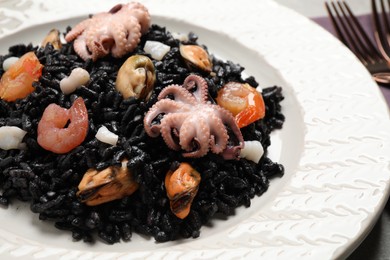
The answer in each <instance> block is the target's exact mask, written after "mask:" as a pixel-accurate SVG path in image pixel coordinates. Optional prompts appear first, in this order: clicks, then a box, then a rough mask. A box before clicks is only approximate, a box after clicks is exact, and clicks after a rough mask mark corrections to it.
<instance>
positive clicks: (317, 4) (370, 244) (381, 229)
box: [274, 0, 390, 260]
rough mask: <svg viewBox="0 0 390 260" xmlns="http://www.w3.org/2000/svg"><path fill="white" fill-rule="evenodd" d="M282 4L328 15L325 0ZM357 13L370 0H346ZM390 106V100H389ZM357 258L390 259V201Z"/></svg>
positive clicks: (368, 5) (312, 14)
mask: <svg viewBox="0 0 390 260" xmlns="http://www.w3.org/2000/svg"><path fill="white" fill-rule="evenodd" d="M274 1H275V2H278V3H279V4H281V5H284V6H287V7H289V8H291V9H293V10H295V11H297V12H298V13H300V14H302V15H304V16H306V17H309V18H317V17H321V16H326V15H327V13H326V11H325V7H324V2H325V1H324V0H274ZM346 2H347V3H348V4H349V6H350V7H351V9H352V10H353V12H354V14H355V15H363V14H368V13H370V10H371V1H370V0H346ZM387 101H388V103H389V107H390V100H387ZM355 259H365V260H366V259H367V260H378V259H381V260H383V259H390V202H388V203H387V205H386V207H385V209H384V211H383V213H382V215H381V217H380V218H379V220H378V222H377V223H376V225H375V226H374V228H373V229H372V231H371V232H370V233H369V234H368V236H367V237H366V238H365V240H364V241H363V242H362V243H361V245H360V246H359V247H358V248H357V249H356V250H355V251H354V252H353V253H352V254H351V255H350V256H349V257H348V260H355Z"/></svg>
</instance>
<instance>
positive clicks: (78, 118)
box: [38, 97, 88, 154]
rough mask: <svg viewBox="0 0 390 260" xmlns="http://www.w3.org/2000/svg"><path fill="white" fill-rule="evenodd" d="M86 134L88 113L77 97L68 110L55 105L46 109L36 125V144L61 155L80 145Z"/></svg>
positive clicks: (80, 99)
mask: <svg viewBox="0 0 390 260" xmlns="http://www.w3.org/2000/svg"><path fill="white" fill-rule="evenodd" d="M68 121H70V122H69V125H67V124H68ZM87 133H88V112H87V108H86V107H85V104H84V100H83V99H82V98H81V97H79V98H77V99H76V100H75V101H74V102H73V105H72V106H71V107H70V109H65V108H62V107H60V106H58V105H56V104H50V105H49V106H47V107H46V109H45V111H44V112H43V115H42V118H41V120H40V121H39V123H38V144H39V145H40V146H41V147H42V148H44V149H46V150H48V151H51V152H53V153H58V154H63V153H67V152H69V151H71V150H72V149H74V148H75V147H77V146H78V145H80V144H81V143H82V142H83V141H84V139H85V137H86V136H87Z"/></svg>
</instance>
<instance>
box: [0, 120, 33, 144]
mask: <svg viewBox="0 0 390 260" xmlns="http://www.w3.org/2000/svg"><path fill="white" fill-rule="evenodd" d="M26 134H27V132H26V131H24V130H22V129H20V128H19V127H16V126H2V127H0V149H3V150H11V149H25V147H26V145H25V144H24V143H22V140H23V138H24V136H25V135H26Z"/></svg>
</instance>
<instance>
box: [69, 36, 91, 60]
mask: <svg viewBox="0 0 390 260" xmlns="http://www.w3.org/2000/svg"><path fill="white" fill-rule="evenodd" d="M73 48H74V50H75V52H76V53H77V54H78V55H79V56H80V57H81V58H82V59H83V60H87V59H90V58H92V56H91V53H90V52H89V50H88V49H87V45H86V44H85V38H84V37H78V38H77V39H76V40H75V41H74V43H73Z"/></svg>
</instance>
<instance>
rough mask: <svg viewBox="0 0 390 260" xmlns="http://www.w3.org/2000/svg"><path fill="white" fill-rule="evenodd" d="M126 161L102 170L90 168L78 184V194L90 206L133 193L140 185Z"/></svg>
mask: <svg viewBox="0 0 390 260" xmlns="http://www.w3.org/2000/svg"><path fill="white" fill-rule="evenodd" d="M126 163H127V160H124V161H122V165H121V167H118V166H110V167H108V168H106V169H104V170H102V171H97V170H95V169H89V170H88V171H87V172H86V173H85V174H84V176H83V179H82V180H81V182H80V184H79V186H78V189H79V191H78V192H77V196H78V197H79V198H80V200H81V201H82V202H85V204H87V205H88V206H95V205H99V204H102V203H106V202H109V201H113V200H117V199H121V198H123V197H125V196H130V195H131V194H133V193H134V192H135V191H136V190H137V189H138V186H139V185H138V183H137V182H136V181H135V180H134V178H133V174H132V172H131V171H130V170H129V169H128V168H127V164H126Z"/></svg>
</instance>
